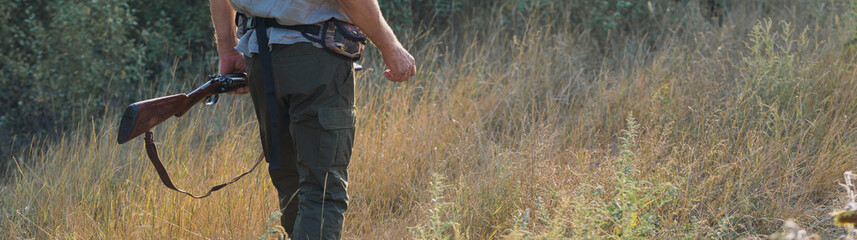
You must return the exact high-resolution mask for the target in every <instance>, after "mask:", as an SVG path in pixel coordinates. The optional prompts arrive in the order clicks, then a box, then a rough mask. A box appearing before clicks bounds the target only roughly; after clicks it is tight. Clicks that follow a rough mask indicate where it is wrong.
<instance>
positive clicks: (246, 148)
mask: <svg viewBox="0 0 857 240" xmlns="http://www.w3.org/2000/svg"><path fill="white" fill-rule="evenodd" d="M689 4H693V3H689ZM736 4H740V7H736V8H733V10H732V11H730V15H729V17H728V19H726V21H724V26H723V27H716V26H712V25H711V24H710V23H709V22H708V21H707V20H705V19H703V18H701V17H699V15H698V14H697V12H694V11H688V12H687V13H684V14H683V15H681V16H680V18H678V19H680V20H681V21H675V23H674V25H670V26H665V27H664V28H663V29H665V30H664V31H663V32H659V33H658V34H647V33H641V32H633V31H631V32H620V33H616V34H614V35H612V36H607V37H605V38H591V37H590V36H591V33H590V32H588V31H587V30H582V29H569V28H566V27H565V26H567V25H565V24H564V22H563V21H564V20H556V21H544V16H539V15H538V14H539V13H538V12H535V13H533V14H535V15H533V16H527V17H524V16H521V18H520V19H516V20H515V21H508V19H502V18H503V16H505V15H503V14H499V12H502V11H505V10H507V9H509V6H505V5H503V4H497V5H496V6H494V7H493V8H491V9H490V11H488V10H486V11H485V12H484V13H480V15H478V16H476V17H474V18H473V19H471V20H469V21H465V22H461V23H460V24H457V25H456V31H455V32H451V31H441V30H434V31H429V32H419V33H411V34H408V35H407V36H404V37H403V38H404V39H408V41H407V43H406V44H407V45H409V46H408V47H409V49H411V51H412V52H413V53H414V55H415V57H416V58H417V59H418V63H419V66H418V74H417V76H416V77H415V78H414V79H413V80H412V81H410V82H408V83H404V84H394V83H389V82H386V81H385V80H382V78H381V77H380V76H381V74H380V71H381V69H382V65H381V64H382V63H381V61H380V57H379V56H373V55H376V54H369V55H370V56H368V57H367V60H366V61H365V62H364V65H366V67H367V70H366V71H364V72H361V73H359V74H358V76H357V79H358V83H357V86H358V87H357V95H358V96H357V99H358V100H357V109H358V115H359V120H358V131H357V136H356V138H355V146H354V155H353V156H352V162H351V167H350V171H351V182H350V185H349V192H350V195H351V202H350V207H349V210H348V212H347V214H346V221H345V232H344V236H346V237H347V238H357V239H402V238H417V239H420V238H431V239H437V238H450V239H483V238H511V239H518V238H535V239H557V238H572V239H579V238H656V239H675V238H690V239H697V238H737V237H758V236H764V235H767V234H771V233H774V232H776V231H778V230H779V226H780V225H782V223H783V222H784V221H785V219H788V218H795V219H796V221H797V222H800V223H801V225H802V226H807V227H808V229H809V230H810V231H812V232H819V233H821V234H822V235H824V236H835V235H838V234H843V233H844V231H843V230H841V229H837V228H834V227H833V223H832V221H830V220H829V217H826V216H827V215H826V214H827V212H829V208H832V207H834V206H839V205H836V204H838V203H840V201H841V199H839V197H840V196H842V193H841V190H839V189H838V186H837V185H836V180H837V179H839V178H840V176H841V174H842V172H844V171H846V170H851V169H854V168H855V167H857V166H855V165H857V164H855V163H854V162H853V159H855V158H857V140H855V139H857V130H855V129H857V121H855V118H854V115H855V114H857V91H854V88H855V86H857V85H855V84H857V75H855V73H857V66H855V64H854V63H855V60H857V59H855V49H854V48H853V47H852V46H847V45H846V44H845V43H846V42H847V41H848V40H849V39H850V38H851V37H853V36H854V32H853V29H854V24H853V22H854V20H855V19H853V14H849V13H850V12H851V11H850V10H847V9H853V6H852V5H851V3H845V2H841V1H818V2H805V1H778V2H777V6H780V8H770V6H771V5H770V4H768V3H766V2H764V1H762V2H756V1H748V2H746V3H736ZM798 8H801V9H800V10H801V11H797V9H798ZM689 9H693V8H689ZM557 19H563V18H561V17H560V18H557ZM507 30H508V31H507ZM608 35H609V33H608ZM593 39H598V40H593ZM227 98H228V99H229V100H228V101H226V102H223V103H219V104H218V106H217V107H215V108H214V109H212V108H202V107H198V108H196V109H195V110H194V112H192V113H191V114H189V116H185V117H183V118H181V119H178V120H172V121H168V122H166V123H164V124H162V126H159V127H158V129H157V130H156V139H158V140H159V141H160V142H161V153H162V157H163V158H164V159H170V160H168V161H167V163H166V164H167V168H168V169H170V170H171V171H172V174H173V175H174V177H175V182H177V183H178V184H179V185H180V186H184V187H185V188H186V189H190V190H191V191H194V192H201V191H203V190H205V189H204V188H205V187H207V186H208V185H211V184H213V183H217V182H219V181H222V180H226V179H228V178H230V177H232V176H233V175H234V174H236V173H239V172H240V171H242V170H243V169H245V168H246V167H248V165H249V164H251V160H252V159H253V158H254V157H255V154H258V152H259V149H260V147H259V144H258V140H257V135H258V132H257V131H258V130H257V125H256V123H255V120H254V116H253V114H252V106H251V105H250V103H249V99H248V97H246V96H239V97H234V96H232V97H227ZM116 115H118V113H112V112H108V113H105V115H104V116H102V117H103V118H105V119H106V120H105V121H104V122H105V124H103V125H101V126H92V125H90V124H86V123H82V124H81V127H80V128H79V130H78V131H76V132H72V133H68V134H67V135H66V136H65V137H64V138H63V139H62V140H60V141H57V142H51V143H39V144H34V145H33V146H34V147H32V148H31V153H30V154H28V155H25V156H27V157H28V158H31V159H36V160H35V161H34V162H36V163H37V164H34V165H18V166H17V168H16V169H14V170H15V171H17V174H16V175H15V176H14V179H12V180H10V181H8V182H6V184H5V185H4V187H3V190H0V191H3V192H2V194H0V209H2V215H0V230H2V232H3V233H4V234H5V236H6V237H9V238H18V237H22V238H27V237H38V238H67V237H68V238H92V237H95V238H163V237H170V238H229V239H232V238H248V237H249V238H255V237H257V236H261V235H263V234H265V233H266V231H268V228H269V226H268V223H267V221H266V220H267V219H268V218H269V217H270V216H271V215H272V212H274V211H276V202H275V197H274V196H275V193H274V190H273V188H272V186H271V184H270V182H269V180H268V179H267V173H266V172H265V171H264V168H262V170H261V171H257V172H255V173H253V174H251V175H249V176H248V177H247V178H246V179H243V180H241V181H239V182H238V183H237V184H235V185H233V186H231V187H228V188H226V189H224V190H222V191H220V192H217V193H215V194H214V195H213V196H212V197H210V198H207V199H204V200H193V199H190V198H187V197H186V196H183V195H181V194H177V193H174V192H171V191H169V190H167V189H166V188H164V187H162V186H160V183H159V182H158V180H157V177H156V175H155V174H154V172H153V171H152V169H151V167H150V166H149V165H148V162H147V161H146V160H145V157H144V154H145V153H144V152H143V151H142V149H141V148H142V143H141V142H139V141H140V140H135V141H133V142H131V143H130V144H126V145H122V146H117V145H116V144H115V139H114V137H115V128H114V127H115V126H116V125H117V124H116V118H115V116H116Z"/></svg>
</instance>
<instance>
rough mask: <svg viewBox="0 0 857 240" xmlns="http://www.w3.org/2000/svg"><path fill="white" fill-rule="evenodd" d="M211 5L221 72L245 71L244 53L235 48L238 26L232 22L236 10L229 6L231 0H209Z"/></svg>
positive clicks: (240, 89) (236, 91) (237, 91)
mask: <svg viewBox="0 0 857 240" xmlns="http://www.w3.org/2000/svg"><path fill="white" fill-rule="evenodd" d="M208 2H209V5H210V7H211V21H212V22H214V36H215V37H216V41H217V55H219V56H220V74H226V73H243V72H245V70H246V67H245V66H244V55H243V54H241V52H239V51H238V50H235V45H237V44H238V38H237V37H235V31H236V30H237V27H236V26H235V24H233V23H232V20H233V19H235V10H232V7H231V6H229V0H209V1H208ZM248 92H250V88H249V87H243V88H239V89H236V90H235V91H232V92H228V93H229V94H245V93H248Z"/></svg>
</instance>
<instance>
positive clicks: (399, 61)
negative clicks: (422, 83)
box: [381, 44, 417, 82]
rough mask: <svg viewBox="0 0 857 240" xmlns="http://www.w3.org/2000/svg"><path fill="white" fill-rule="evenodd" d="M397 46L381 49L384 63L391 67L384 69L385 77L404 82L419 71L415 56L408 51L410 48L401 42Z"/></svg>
mask: <svg viewBox="0 0 857 240" xmlns="http://www.w3.org/2000/svg"><path fill="white" fill-rule="evenodd" d="M395 46H396V47H394V48H392V49H391V50H387V51H381V56H382V57H384V64H386V65H387V68H389V69H387V70H384V77H386V78H387V80H390V81H393V82H404V81H407V80H408V78H410V77H411V76H414V74H416V73H417V67H416V65H415V63H414V57H413V56H411V54H410V53H408V50H405V48H403V47H402V46H401V45H399V44H396V45H395Z"/></svg>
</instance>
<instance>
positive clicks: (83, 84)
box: [0, 0, 212, 168]
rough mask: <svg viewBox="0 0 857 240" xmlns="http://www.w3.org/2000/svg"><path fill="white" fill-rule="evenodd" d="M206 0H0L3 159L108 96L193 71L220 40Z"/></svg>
mask: <svg viewBox="0 0 857 240" xmlns="http://www.w3.org/2000/svg"><path fill="white" fill-rule="evenodd" d="M207 4H208V3H207V2H204V1H142V0H87V1H84V0H3V1H0V20H3V22H4V23H6V24H2V25H0V34H3V36H5V37H4V38H0V49H2V52H3V53H4V54H2V55H0V76H2V77H0V91H2V92H3V93H4V94H2V95H0V106H2V111H0V136H6V137H8V138H6V137H4V139H6V140H3V141H2V142H0V146H2V147H0V156H3V157H2V160H0V168H2V167H3V165H4V162H7V160H8V156H9V155H11V154H12V153H13V151H15V149H16V148H17V147H18V146H21V145H23V144H27V143H29V141H30V139H31V138H32V137H36V136H45V135H50V134H52V133H55V132H57V131H58V130H61V129H64V128H67V127H71V126H74V125H76V124H78V123H81V122H84V121H85V122H88V121H89V120H90V118H91V116H92V115H94V114H96V113H99V112H103V111H104V110H105V109H106V108H107V107H108V106H109V105H111V104H112V105H113V108H114V109H116V108H118V107H121V106H124V104H127V103H129V102H131V101H133V100H139V99H140V98H142V97H143V96H147V95H150V94H147V92H151V90H149V91H147V90H145V89H150V87H149V86H153V85H161V84H160V83H163V82H164V81H166V80H170V79H169V78H170V76H171V74H172V71H174V70H175V71H176V72H191V69H192V68H191V67H197V68H198V65H199V64H196V65H197V66H190V65H191V64H189V62H190V59H193V56H201V55H203V54H204V53H205V52H206V51H208V49H211V48H212V40H211V36H212V30H211V27H210V23H209V22H210V21H209V17H208V7H207Z"/></svg>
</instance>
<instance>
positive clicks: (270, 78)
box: [253, 17, 281, 168]
mask: <svg viewBox="0 0 857 240" xmlns="http://www.w3.org/2000/svg"><path fill="white" fill-rule="evenodd" d="M260 19H263V18H260V17H256V18H254V19H253V22H254V23H255V25H256V26H255V27H256V42H257V43H258V44H259V57H261V59H260V60H261V61H262V80H263V82H264V84H265V103H266V105H267V107H268V118H269V119H268V121H269V122H270V127H271V131H270V132H271V133H274V134H277V133H280V127H281V126H280V122H279V121H278V120H279V119H277V117H278V116H280V114H279V112H280V108H278V107H277V97H276V95H275V93H274V89H275V86H274V70H273V69H274V67H273V65H272V64H271V50H270V49H269V48H268V25H267V24H268V23H269V22H268V21H264V20H260ZM275 22H276V21H275ZM265 136H267V138H270V143H271V144H270V145H269V146H271V147H269V148H268V149H265V154H266V155H267V158H268V164H270V166H271V168H279V167H280V158H279V156H280V152H279V149H277V147H278V146H280V144H279V138H278V137H274V136H271V135H270V134H266V135H265Z"/></svg>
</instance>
